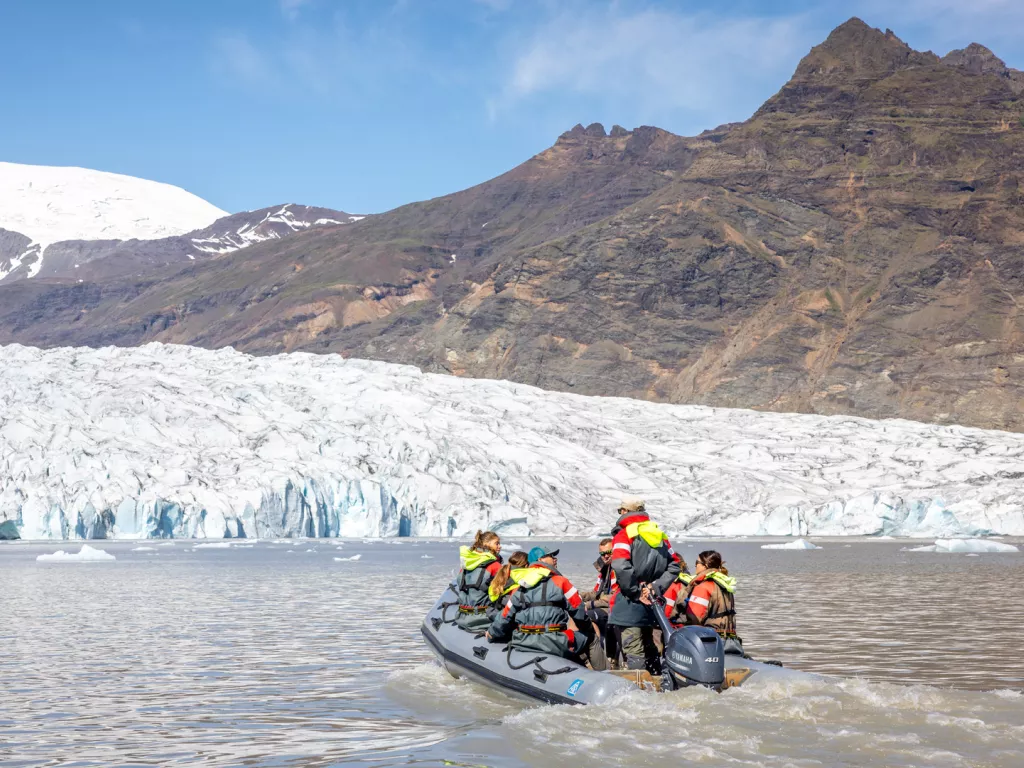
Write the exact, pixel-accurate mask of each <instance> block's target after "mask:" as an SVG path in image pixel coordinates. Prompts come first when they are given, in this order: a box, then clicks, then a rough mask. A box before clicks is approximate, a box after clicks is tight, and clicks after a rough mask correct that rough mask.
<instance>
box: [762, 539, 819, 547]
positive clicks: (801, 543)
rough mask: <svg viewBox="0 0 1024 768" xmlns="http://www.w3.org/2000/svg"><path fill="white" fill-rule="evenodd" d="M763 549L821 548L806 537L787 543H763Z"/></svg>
mask: <svg viewBox="0 0 1024 768" xmlns="http://www.w3.org/2000/svg"><path fill="white" fill-rule="evenodd" d="M761 549H821V547H819V546H818V545H817V544H811V542H809V541H807V540H806V539H797V540H796V541H787V542H786V543H785V544H762V545H761Z"/></svg>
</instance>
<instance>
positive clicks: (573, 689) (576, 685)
mask: <svg viewBox="0 0 1024 768" xmlns="http://www.w3.org/2000/svg"><path fill="white" fill-rule="evenodd" d="M582 687H583V681H582V680H580V679H579V678H576V679H575V680H573V681H572V685H570V686H569V690H568V691H566V693H567V694H569V695H570V696H575V695H576V694H577V693H578V692H579V690H580V688H582Z"/></svg>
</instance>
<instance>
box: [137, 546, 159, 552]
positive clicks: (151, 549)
mask: <svg viewBox="0 0 1024 768" xmlns="http://www.w3.org/2000/svg"><path fill="white" fill-rule="evenodd" d="M132 552H156V547H132Z"/></svg>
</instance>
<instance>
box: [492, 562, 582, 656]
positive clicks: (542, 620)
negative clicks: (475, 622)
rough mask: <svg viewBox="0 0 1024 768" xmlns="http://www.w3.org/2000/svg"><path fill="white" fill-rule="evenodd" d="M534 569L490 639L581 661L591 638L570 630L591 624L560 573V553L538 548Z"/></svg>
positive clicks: (573, 589) (524, 578)
mask: <svg viewBox="0 0 1024 768" xmlns="http://www.w3.org/2000/svg"><path fill="white" fill-rule="evenodd" d="M530 561H531V563H530V567H529V568H528V569H527V571H526V573H525V574H524V575H523V576H521V577H520V578H519V589H517V590H516V591H515V592H514V593H513V594H512V599H511V600H509V601H508V603H506V605H505V608H504V610H502V612H501V613H500V614H499V615H498V616H497V617H495V619H494V622H493V623H492V624H491V628H490V629H489V630H488V631H487V639H488V640H490V641H491V642H494V643H499V642H504V641H506V640H508V639H509V637H510V636H511V641H510V643H509V644H510V645H511V646H512V647H513V648H516V649H519V650H527V651H537V652H539V653H545V654H548V655H551V656H562V657H564V658H567V659H572V660H574V661H580V660H581V657H582V655H583V653H584V651H586V649H587V645H588V641H589V639H588V637H587V635H585V634H584V633H583V632H580V631H576V630H573V629H571V628H570V626H569V624H570V620H571V619H575V621H576V622H577V624H582V623H583V622H586V621H587V618H586V613H585V611H584V608H583V600H581V599H580V595H579V591H578V590H577V589H576V587H574V586H573V585H572V582H571V581H569V580H568V579H567V578H565V576H563V575H562V574H561V573H559V572H558V550H557V549H544V548H543V547H534V548H533V549H532V550H530Z"/></svg>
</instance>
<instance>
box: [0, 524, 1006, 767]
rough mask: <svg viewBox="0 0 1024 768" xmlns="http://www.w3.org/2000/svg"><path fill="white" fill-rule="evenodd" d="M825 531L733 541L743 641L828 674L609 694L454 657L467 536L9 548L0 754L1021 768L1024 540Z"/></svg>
mask: <svg viewBox="0 0 1024 768" xmlns="http://www.w3.org/2000/svg"><path fill="white" fill-rule="evenodd" d="M816 541H817V542H818V543H820V544H821V545H822V549H820V550H812V551H806V552H793V551H769V550H762V549H761V548H760V542H758V541H754V540H742V541H737V540H730V541H718V542H714V543H713V545H714V547H715V548H718V549H719V550H721V551H722V552H723V554H724V555H725V557H726V560H727V562H728V564H729V565H730V566H731V569H732V572H733V573H734V574H735V575H736V576H737V577H738V579H739V581H740V592H739V597H738V601H737V603H738V605H737V607H738V610H739V612H740V614H739V622H740V629H741V634H742V635H743V636H744V638H745V640H746V644H747V648H748V650H749V651H750V652H751V653H752V654H754V655H756V656H760V657H763V658H776V659H782V660H784V661H785V662H786V664H787V665H789V666H792V667H795V668H799V669H803V670H809V671H815V672H820V673H824V674H825V675H828V676H830V677H827V678H825V679H822V680H820V681H813V682H800V683H788V684H760V685H759V684H757V682H756V681H754V682H753V683H752V684H750V685H748V686H745V687H743V688H740V689H736V690H730V691H727V692H726V693H724V694H721V695H719V694H714V693H711V692H708V691H704V690H688V691H681V692H675V693H672V694H667V695H664V696H659V695H654V694H648V693H643V692H640V691H637V692H635V693H631V694H628V695H626V696H624V697H623V698H622V699H621V700H618V701H616V702H614V704H613V705H609V706H602V707H593V708H590V707H577V708H573V707H554V708H552V707H547V706H529V705H524V704H522V703H519V702H516V701H513V700H511V699H508V698H505V697H504V696H502V695H501V694H500V693H496V692H492V691H489V690H486V689H484V688H481V687H479V686H476V685H474V684H472V683H466V682H462V681H456V680H454V679H452V678H451V677H449V676H448V674H447V673H446V672H444V670H442V669H441V668H440V667H439V666H437V665H436V664H435V663H434V661H433V658H432V656H431V655H430V653H429V651H428V650H427V648H426V647H425V646H424V644H423V642H422V640H421V637H420V634H419V624H420V620H421V617H422V615H423V614H424V613H425V611H426V609H427V607H428V606H429V605H430V604H431V603H432V602H433V600H434V599H435V597H436V595H437V594H439V593H440V591H441V590H442V588H443V586H444V584H445V583H446V581H447V580H448V579H449V578H450V577H451V575H452V573H453V572H454V567H455V563H456V558H457V555H456V548H457V544H455V543H452V542H428V541H419V540H410V539H404V540H398V541H391V542H380V541H374V542H363V541H344V542H337V541H328V540H297V541H291V542H283V543H271V542H266V541H262V542H244V543H242V544H241V545H240V546H238V545H236V546H231V547H228V548H207V547H203V548H196V547H195V542H187V541H177V542H173V544H170V545H165V544H167V543H165V542H153V541H141V542H124V541H122V542H100V543H96V542H92V543H93V544H95V545H96V546H99V547H101V548H103V549H105V550H107V551H108V552H110V553H111V554H114V555H115V556H116V557H117V560H116V561H114V562H98V563H80V564H75V563H40V562H36V559H35V558H36V556H37V555H38V554H40V553H43V552H53V551H54V550H56V549H66V550H70V549H74V550H75V551H77V549H78V547H79V546H80V543H62V544H58V543H54V542H48V543H45V544H27V543H21V542H14V543H6V544H2V545H0V765H4V766H8V765H9V766H44V765H45V766H112V765H119V766H120V765H131V766H144V765H161V766H179V765H204V766H229V765H230V766H234V765H246V766H330V765H349V764H358V765H364V766H391V765H422V766H433V765H467V766H484V765H486V766H497V767H499V768H505V767H511V766H522V765H536V766H560V765H566V764H574V765H586V766H599V765H673V766H687V765H694V766H702V765H707V766H711V765H714V766H720V765H736V766H780V767H781V766H800V767H803V766H868V765H872V766H922V765H929V766H932V765H934V766H971V767H972V768H976V767H980V766H992V767H996V766H999V767H1002V766H1007V767H1009V766H1020V765H1024V554H1016V555H1014V554H1006V555H981V556H977V557H970V556H967V555H962V554H939V553H913V552H901V551H900V548H901V547H903V546H908V543H907V542H900V541H869V542H865V541H850V540H816ZM522 543H524V544H525V543H532V542H522ZM915 543H917V544H919V543H922V542H915ZM676 545H677V549H679V550H680V551H681V552H682V553H683V555H684V556H685V557H686V559H687V560H689V561H691V563H692V561H693V559H694V557H695V554H696V553H697V552H699V551H700V550H701V549H703V548H705V547H706V546H707V545H708V542H705V541H679V542H676ZM137 547H146V548H148V549H141V550H137V549H136V548H137ZM595 550H596V545H595V542H572V543H569V544H566V545H564V546H563V549H562V558H561V565H562V569H563V571H564V572H565V573H566V574H567V575H569V576H570V577H572V578H574V579H575V581H576V582H577V583H579V584H584V585H587V586H589V585H590V583H591V581H592V574H593V571H592V568H591V566H590V562H591V561H592V560H593V555H594V551H595ZM357 554H358V555H360V557H359V559H358V560H348V561H342V562H339V561H337V560H335V558H340V557H352V556H353V555H357Z"/></svg>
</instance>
